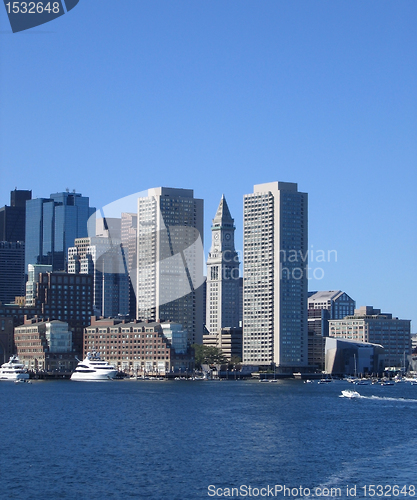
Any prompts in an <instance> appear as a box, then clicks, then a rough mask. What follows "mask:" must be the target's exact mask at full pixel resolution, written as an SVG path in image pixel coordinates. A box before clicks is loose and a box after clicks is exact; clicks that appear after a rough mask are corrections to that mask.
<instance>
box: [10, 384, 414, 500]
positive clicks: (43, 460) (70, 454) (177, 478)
mask: <svg viewBox="0 0 417 500" xmlns="http://www.w3.org/2000/svg"><path fill="white" fill-rule="evenodd" d="M353 388H355V390H357V391H358V392H359V393H360V395H361V397H360V398H352V399H348V398H343V397H340V395H341V391H342V390H344V389H353ZM0 408H1V410H0V411H1V420H0V421H1V429H2V433H1V440H0V443H1V453H0V471H1V476H0V491H1V492H2V495H1V498H8V499H22V498H24V499H25V500H35V499H36V500H38V499H43V500H49V499H51V500H52V499H54V500H55V499H70V500H72V499H74V500H75V499H78V500H84V499H86V500H87V499H88V500H110V499H115V500H116V499H117V500H118V499H129V498H132V499H156V500H165V499H166V500H176V499H178V500H188V499H189V500H194V499H197V498H224V497H227V496H228V495H229V498H255V497H258V498H264V497H268V498H274V497H275V498H291V499H293V498H304V497H305V496H308V495H307V493H309V496H315V497H317V496H319V495H320V494H321V496H324V497H325V496H327V495H323V494H322V493H323V492H324V493H327V492H329V493H328V497H330V495H333V498H343V499H345V498H352V497H353V496H355V497H356V498H365V497H367V496H370V495H369V490H368V489H366V488H368V485H379V486H381V487H383V488H382V489H380V490H379V491H380V492H382V493H383V495H376V494H375V496H379V497H381V496H391V497H396V496H398V497H400V498H408V497H410V496H411V497H412V496H417V492H416V494H415V495H412V491H413V489H412V486H413V485H414V486H415V487H417V473H416V470H417V458H416V452H415V450H416V449H417V432H416V430H417V418H416V414H417V386H412V385H410V384H406V383H400V384H395V386H378V385H375V386H374V385H369V386H354V387H352V386H351V385H350V384H348V383H347V382H343V381H335V382H331V383H328V384H321V385H320V384H318V383H317V382H315V383H311V384H305V383H303V382H302V381H297V380H282V381H279V382H275V383H272V382H271V383H259V382H258V381H254V380H247V381H234V380H230V381H146V380H145V381H133V380H118V381H107V382H95V383H94V382H73V381H67V380H62V381H60V380H57V381H33V382H32V383H31V384H15V383H13V382H1V383H0ZM394 485H397V486H399V487H400V488H403V487H404V486H406V489H402V494H399V495H394V494H393V491H394V490H390V489H389V487H392V486H394ZM284 487H285V488H287V489H286V490H285V489H284ZM364 487H366V488H365V489H364ZM268 488H269V489H268ZM280 488H282V489H280ZM301 488H302V489H301ZM384 488H385V489H384ZM371 491H372V490H371ZM377 491H378V490H377ZM395 491H397V490H395ZM349 492H350V494H349ZM249 493H250V495H249ZM284 493H285V494H284ZM365 493H366V495H365ZM386 493H391V495H386Z"/></svg>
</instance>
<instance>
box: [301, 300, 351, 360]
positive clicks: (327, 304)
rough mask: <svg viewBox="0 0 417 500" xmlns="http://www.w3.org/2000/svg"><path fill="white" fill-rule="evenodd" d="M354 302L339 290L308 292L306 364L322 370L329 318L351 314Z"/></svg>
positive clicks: (338, 317) (339, 317)
mask: <svg viewBox="0 0 417 500" xmlns="http://www.w3.org/2000/svg"><path fill="white" fill-rule="evenodd" d="M355 307H356V302H355V301H354V300H353V299H351V298H350V297H349V295H348V294H347V293H345V292H342V291H341V290H334V291H320V292H309V297H308V364H309V366H310V367H314V368H319V369H320V370H324V365H325V338H326V337H328V336H329V320H330V319H341V318H344V317H345V316H348V315H352V314H353V313H354V311H355Z"/></svg>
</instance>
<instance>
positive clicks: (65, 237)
mask: <svg viewBox="0 0 417 500" xmlns="http://www.w3.org/2000/svg"><path fill="white" fill-rule="evenodd" d="M94 214H95V209H94V208H93V207H90V206H89V198H88V197H85V196H82V195H81V194H79V193H69V192H64V193H55V194H51V196H50V198H35V199H33V200H28V201H27V202H26V246H25V268H26V269H27V266H28V265H29V264H49V265H51V266H52V269H53V271H66V270H67V267H66V266H67V253H68V248H69V247H71V246H73V245H74V240H75V238H81V237H87V236H88V234H89V233H88V228H87V226H88V224H94V225H95V220H93V219H94V217H93V218H92V219H91V220H89V219H90V217H91V216H92V215H94ZM94 229H95V228H94V227H91V228H90V234H94Z"/></svg>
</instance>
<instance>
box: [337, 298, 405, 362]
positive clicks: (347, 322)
mask: <svg viewBox="0 0 417 500" xmlns="http://www.w3.org/2000/svg"><path fill="white" fill-rule="evenodd" d="M410 323H411V321H410V320H406V319H398V318H393V317H392V314H390V313H381V310H380V309H374V308H373V307H372V306H363V307H360V308H359V309H355V314H354V315H353V316H346V317H345V318H343V319H339V320H330V321H329V335H330V336H331V337H336V338H345V339H351V340H354V341H357V342H368V343H375V344H380V345H382V346H383V347H384V348H385V366H386V367H398V368H400V367H404V364H405V360H406V358H407V356H408V355H409V354H410V353H411V339H410Z"/></svg>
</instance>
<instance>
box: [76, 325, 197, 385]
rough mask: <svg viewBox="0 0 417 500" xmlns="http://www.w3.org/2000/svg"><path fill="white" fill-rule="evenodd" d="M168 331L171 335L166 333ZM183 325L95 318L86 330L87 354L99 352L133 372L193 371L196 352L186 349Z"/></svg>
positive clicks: (113, 362)
mask: <svg viewBox="0 0 417 500" xmlns="http://www.w3.org/2000/svg"><path fill="white" fill-rule="evenodd" d="M164 331H165V333H167V334H168V337H166V336H165V334H164ZM182 333H183V330H182V328H181V325H178V326H177V325H174V324H172V323H170V324H164V323H159V322H138V321H132V322H130V323H125V322H124V321H121V320H117V319H96V318H95V317H92V318H91V325H90V326H88V327H86V328H85V332H84V356H85V355H86V354H87V352H93V351H95V352H99V353H100V354H101V356H103V357H104V358H105V359H106V360H107V361H109V363H111V364H112V365H114V366H116V367H117V368H118V369H119V370H122V371H126V372H132V373H140V374H144V373H151V374H154V375H157V374H166V373H170V372H182V373H185V372H186V371H188V372H189V373H190V372H191V370H192V369H193V367H194V358H193V351H192V350H191V349H190V348H189V347H188V346H187V349H186V352H177V351H176V350H175V348H174V345H176V346H177V348H178V347H179V351H183V347H184V345H183V340H184V336H183V334H182Z"/></svg>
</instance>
